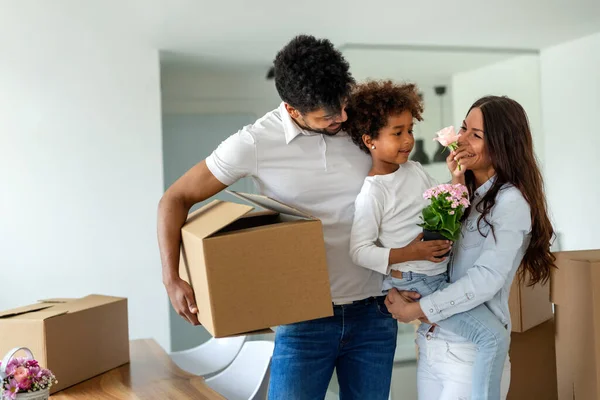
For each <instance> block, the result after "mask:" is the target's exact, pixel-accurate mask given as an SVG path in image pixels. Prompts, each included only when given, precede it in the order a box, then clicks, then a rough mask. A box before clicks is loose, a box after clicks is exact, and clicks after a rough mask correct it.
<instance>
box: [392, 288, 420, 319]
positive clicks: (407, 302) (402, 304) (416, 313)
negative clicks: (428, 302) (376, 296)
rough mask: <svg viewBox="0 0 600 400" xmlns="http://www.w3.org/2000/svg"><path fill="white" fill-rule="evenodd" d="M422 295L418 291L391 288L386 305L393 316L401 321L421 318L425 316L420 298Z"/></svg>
mask: <svg viewBox="0 0 600 400" xmlns="http://www.w3.org/2000/svg"><path fill="white" fill-rule="evenodd" d="M420 298H421V295H420V294H419V293H417V292H409V291H406V290H403V291H401V292H399V291H398V290H397V289H395V288H394V289H391V290H390V291H389V292H388V295H387V297H386V298H385V306H386V307H387V309H388V311H389V312H390V313H391V314H392V317H393V318H394V319H396V320H398V321H400V322H404V323H409V322H411V321H414V320H416V319H419V318H423V317H425V314H424V313H423V310H421V306H420V305H419V303H418V300H419V299H420Z"/></svg>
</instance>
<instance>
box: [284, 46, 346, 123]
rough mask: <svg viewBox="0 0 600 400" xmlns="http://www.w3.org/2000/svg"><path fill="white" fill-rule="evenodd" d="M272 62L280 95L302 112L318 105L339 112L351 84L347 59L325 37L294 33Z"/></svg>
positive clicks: (313, 109)
mask: <svg viewBox="0 0 600 400" xmlns="http://www.w3.org/2000/svg"><path fill="white" fill-rule="evenodd" d="M274 64H275V87H276V88H277V92H278V93H279V96H280V97H281V99H282V100H283V101H284V102H286V103H288V104H289V105H290V106H292V107H294V108H295V109H297V110H298V111H300V112H301V113H303V114H305V113H307V112H311V111H315V110H317V109H319V108H324V109H325V110H326V111H327V112H332V113H339V112H341V108H342V107H341V106H342V102H343V101H344V100H345V99H346V98H347V97H348V95H349V94H350V91H351V90H352V86H353V85H354V78H352V74H350V72H349V68H350V66H349V65H348V62H347V61H346V60H345V59H344V57H343V56H342V53H340V52H339V51H338V50H336V49H335V48H334V47H333V44H332V43H331V42H330V41H329V40H327V39H316V38H315V37H314V36H307V35H300V36H296V37H295V38H294V39H292V41H290V42H289V43H288V44H287V45H286V46H285V47H284V48H283V49H281V50H280V51H279V53H277V56H276V57H275V61H274Z"/></svg>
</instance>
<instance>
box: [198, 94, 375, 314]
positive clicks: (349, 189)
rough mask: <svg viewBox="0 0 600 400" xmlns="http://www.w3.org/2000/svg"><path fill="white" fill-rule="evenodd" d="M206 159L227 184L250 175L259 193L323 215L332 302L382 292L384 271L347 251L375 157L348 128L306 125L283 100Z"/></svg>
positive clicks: (316, 214)
mask: <svg viewBox="0 0 600 400" xmlns="http://www.w3.org/2000/svg"><path fill="white" fill-rule="evenodd" d="M206 165H207V166H208V169H209V170H210V171H211V172H212V174H213V175H214V176H215V177H216V178H217V179H218V180H219V181H221V182H222V183H223V184H224V185H231V184H233V183H234V182H236V181H237V180H238V179H241V178H243V177H251V178H252V179H253V180H254V182H255V184H256V187H257V189H258V192H259V193H261V194H263V195H265V196H269V197H271V198H274V199H276V200H279V201H281V202H283V203H286V204H289V205H291V206H293V207H295V208H298V209H300V210H303V211H305V212H307V213H309V214H311V215H313V216H315V217H317V218H319V219H320V220H321V221H322V223H323V232H324V236H325V249H326V252H327V262H328V268H329V281H330V284H331V295H332V297H333V301H334V302H348V301H354V300H360V299H364V298H367V297H370V296H380V295H381V294H382V289H381V288H382V282H383V278H384V275H382V274H380V273H378V272H375V271H373V270H369V269H366V268H363V267H359V266H357V265H355V264H354V263H353V262H352V259H351V258H350V231H351V229H352V220H353V217H354V201H355V200H356V196H357V195H358V193H359V191H360V188H361V186H362V184H363V181H364V179H365V177H366V176H367V174H368V172H369V169H370V168H371V157H370V156H369V155H367V154H365V153H363V152H362V151H361V150H360V149H359V148H358V146H356V145H355V144H354V143H353V142H352V140H351V139H350V137H349V136H348V135H347V134H346V133H344V132H339V133H338V134H337V135H335V136H327V135H323V134H320V133H315V132H310V131H306V130H303V129H301V128H299V127H298V125H296V123H295V122H294V121H293V120H292V118H291V117H290V115H289V114H288V112H287V111H286V109H285V107H284V104H283V103H282V104H281V105H280V106H279V108H277V109H275V110H273V111H271V112H269V113H268V114H266V115H265V116H264V117H262V118H261V119H259V120H258V121H256V122H255V123H254V124H253V125H248V126H246V127H244V128H242V129H241V130H240V131H239V132H237V133H235V134H233V135H232V136H230V137H229V138H228V139H226V140H225V141H224V142H222V143H221V144H220V145H219V147H218V148H217V149H216V150H215V151H214V152H213V153H212V154H211V155H210V156H209V157H208V158H207V159H206ZM281 268H285V265H282V266H281Z"/></svg>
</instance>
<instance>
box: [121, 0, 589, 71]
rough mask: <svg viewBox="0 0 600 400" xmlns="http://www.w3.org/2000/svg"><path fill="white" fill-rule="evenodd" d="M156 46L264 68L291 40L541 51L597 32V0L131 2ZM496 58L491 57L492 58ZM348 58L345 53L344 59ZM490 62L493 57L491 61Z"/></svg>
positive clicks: (130, 9) (215, 61)
mask: <svg viewBox="0 0 600 400" xmlns="http://www.w3.org/2000/svg"><path fill="white" fill-rule="evenodd" d="M134 3H135V4H136V5H135V6H132V5H130V6H129V7H128V12H129V13H133V14H135V12H136V8H137V9H138V10H137V11H138V12H137V15H138V16H140V18H141V17H143V18H147V21H149V24H148V26H147V27H146V28H147V30H148V33H149V34H151V35H152V37H153V40H154V41H155V42H156V46H157V47H159V48H161V49H162V50H169V51H171V52H172V53H183V54H187V55H194V56H196V57H201V58H202V60H203V61H204V62H205V63H207V64H214V65H218V64H245V65H250V64H254V65H263V66H267V65H269V64H270V62H271V61H272V59H273V57H274V55H275V53H276V52H277V50H278V49H279V48H281V47H282V46H283V45H284V44H285V43H286V42H287V41H288V40H289V39H290V38H291V37H293V36H294V35H296V34H299V33H310V34H314V35H315V36H319V37H327V38H329V39H331V40H332V41H333V42H334V43H335V44H336V45H337V46H339V47H342V48H344V47H348V48H349V49H350V48H351V47H352V46H357V45H359V46H365V45H366V46H371V47H373V46H374V47H377V46H382V45H383V46H386V45H390V46H406V45H409V46H436V48H439V47H445V46H453V47H460V48H463V49H464V48H473V47H474V48H478V49H479V50H482V49H495V50H499V51H500V53H503V52H506V53H508V52H510V51H512V50H523V49H525V50H534V51H537V50H540V49H543V48H545V47H549V46H552V45H555V44H558V43H562V42H566V41H569V40H573V39H576V38H579V37H582V36H586V35H588V34H592V33H595V32H598V31H600V1H599V0H504V1H502V2H489V1H484V0H457V1H452V2H450V1H442V0H431V1H418V2H416V1H413V2H401V1H398V0H379V1H374V2H368V3H367V2H361V3H355V4H352V3H350V2H349V1H348V0H344V1H341V0H327V1H322V0H321V1H316V0H303V1H299V2H281V1H275V0H255V1H242V0H237V1H234V2H231V1H220V2H210V3H209V2H207V1H195V0H148V1H141V0H137V1H134V2H133V3H131V4H134ZM496 56H498V54H496ZM348 57H349V58H351V55H348ZM491 57H494V56H491Z"/></svg>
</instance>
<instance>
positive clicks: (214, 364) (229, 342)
mask: <svg viewBox="0 0 600 400" xmlns="http://www.w3.org/2000/svg"><path fill="white" fill-rule="evenodd" d="M245 341H246V336H237V337H231V338H222V339H214V338H212V339H210V340H208V341H207V342H206V343H203V344H201V345H200V346H198V347H194V348H193V349H189V350H183V351H177V352H173V353H171V359H172V360H173V362H174V363H175V364H176V365H177V366H178V367H179V368H181V369H182V370H184V371H187V372H189V373H190V374H194V375H199V376H204V375H210V374H214V373H216V372H219V371H221V370H223V369H225V368H226V367H227V366H228V365H229V364H231V363H232V362H233V360H234V359H235V357H236V356H237V355H238V353H239V352H240V350H241V348H242V346H243V345H244V342H245Z"/></svg>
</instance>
